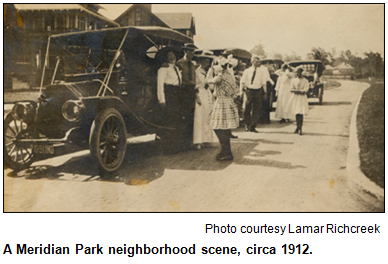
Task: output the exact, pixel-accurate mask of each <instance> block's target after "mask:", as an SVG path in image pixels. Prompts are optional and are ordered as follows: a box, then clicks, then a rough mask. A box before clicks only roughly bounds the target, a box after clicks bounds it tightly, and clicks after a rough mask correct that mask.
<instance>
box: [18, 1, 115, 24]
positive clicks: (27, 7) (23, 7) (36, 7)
mask: <svg viewBox="0 0 388 264" xmlns="http://www.w3.org/2000/svg"><path fill="white" fill-rule="evenodd" d="M14 6H15V8H16V9H17V10H19V11H45V10H61V11H63V10H79V11H82V12H85V13H88V14H90V15H92V16H95V17H97V18H100V19H102V20H104V21H106V22H108V23H110V24H112V25H114V26H120V25H119V24H118V23H116V22H115V21H113V20H110V19H108V18H106V17H105V16H103V15H101V14H98V13H95V12H93V11H91V10H89V9H87V8H85V7H84V6H82V5H81V4H14Z"/></svg>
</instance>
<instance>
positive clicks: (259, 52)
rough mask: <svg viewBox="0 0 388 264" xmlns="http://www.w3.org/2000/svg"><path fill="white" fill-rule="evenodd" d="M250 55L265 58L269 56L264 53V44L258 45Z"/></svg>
mask: <svg viewBox="0 0 388 264" xmlns="http://www.w3.org/2000/svg"><path fill="white" fill-rule="evenodd" d="M250 53H252V54H255V55H260V56H263V57H264V58H266V57H267V54H266V53H265V51H264V46H263V44H258V45H256V46H255V47H253V49H251V50H250Z"/></svg>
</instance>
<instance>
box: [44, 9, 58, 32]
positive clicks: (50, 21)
mask: <svg viewBox="0 0 388 264" xmlns="http://www.w3.org/2000/svg"><path fill="white" fill-rule="evenodd" d="M44 22H45V29H46V30H47V31H52V30H55V15H54V13H52V14H51V13H49V14H46V16H45V21H44Z"/></svg>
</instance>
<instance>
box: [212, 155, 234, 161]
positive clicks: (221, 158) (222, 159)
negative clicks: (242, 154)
mask: <svg viewBox="0 0 388 264" xmlns="http://www.w3.org/2000/svg"><path fill="white" fill-rule="evenodd" d="M216 159H217V160H218V161H228V160H233V156H232V155H226V156H220V157H217V158H216Z"/></svg>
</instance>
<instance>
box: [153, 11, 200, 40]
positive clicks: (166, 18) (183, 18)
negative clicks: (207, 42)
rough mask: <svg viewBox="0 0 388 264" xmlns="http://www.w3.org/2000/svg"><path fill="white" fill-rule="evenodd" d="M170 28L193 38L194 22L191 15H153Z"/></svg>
mask: <svg viewBox="0 0 388 264" xmlns="http://www.w3.org/2000/svg"><path fill="white" fill-rule="evenodd" d="M155 15H156V16H157V17H159V18H160V19H161V20H162V21H163V22H164V23H166V24H167V25H168V26H169V27H170V28H172V29H174V30H176V31H179V32H181V33H182V34H185V35H187V36H189V37H194V36H195V34H196V32H195V20H194V17H193V15H192V14H191V13H155Z"/></svg>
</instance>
